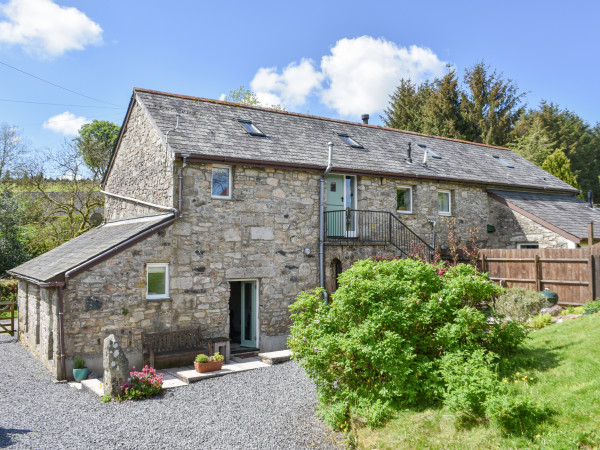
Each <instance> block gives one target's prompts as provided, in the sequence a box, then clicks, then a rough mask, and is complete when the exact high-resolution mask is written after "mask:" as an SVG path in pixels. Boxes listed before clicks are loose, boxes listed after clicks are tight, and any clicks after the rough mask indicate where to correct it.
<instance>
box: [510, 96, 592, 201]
mask: <svg viewBox="0 0 600 450" xmlns="http://www.w3.org/2000/svg"><path fill="white" fill-rule="evenodd" d="M508 146H509V147H510V148H512V149H514V150H515V151H516V152H517V153H519V154H520V155H521V156H523V157H525V158H527V159H528V160H530V161H532V162H533V163H535V164H537V165H538V166H542V164H543V163H544V161H545V160H546V158H548V157H549V156H550V155H551V154H553V153H554V152H555V151H556V150H561V151H562V152H563V153H564V154H565V155H566V157H567V158H568V159H569V160H570V161H571V168H572V171H573V174H574V175H575V177H576V179H577V181H578V183H579V185H580V186H581V189H582V190H583V191H586V192H587V191H588V190H591V191H593V193H594V197H595V198H600V184H599V182H598V173H599V172H600V124H597V125H596V126H595V127H594V128H592V127H590V126H589V125H588V124H587V122H585V121H584V120H583V119H582V118H581V117H579V116H578V115H577V114H575V113H572V112H571V111H569V110H567V109H562V110H561V109H560V108H559V107H558V106H557V105H555V104H554V103H548V102H546V101H542V102H541V103H540V105H539V106H538V108H536V109H532V110H530V111H528V112H527V113H526V114H524V115H523V116H522V117H521V118H520V120H519V121H518V122H517V124H516V126H515V128H514V130H513V132H512V134H511V142H509V144H508Z"/></svg>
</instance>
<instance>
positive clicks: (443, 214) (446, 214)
mask: <svg viewBox="0 0 600 450" xmlns="http://www.w3.org/2000/svg"><path fill="white" fill-rule="evenodd" d="M439 214H440V216H445V217H452V213H443V212H441V213H439Z"/></svg>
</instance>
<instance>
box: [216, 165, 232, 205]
mask: <svg viewBox="0 0 600 450" xmlns="http://www.w3.org/2000/svg"><path fill="white" fill-rule="evenodd" d="M211 196H212V198H222V199H230V198H231V166H218V165H213V168H212V181H211Z"/></svg>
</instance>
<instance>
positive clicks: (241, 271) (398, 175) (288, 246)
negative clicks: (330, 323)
mask: <svg viewBox="0 0 600 450" xmlns="http://www.w3.org/2000/svg"><path fill="white" fill-rule="evenodd" d="M367 120H368V119H367V118H366V117H365V118H363V121H364V122H367ZM103 193H104V194H105V199H106V204H105V219H106V221H105V223H104V224H103V225H102V226H100V227H97V228H95V229H92V230H91V231H89V232H87V233H85V234H84V235H82V236H79V237H77V238H75V239H73V240H72V241H70V242H67V243H65V244H63V245H62V246H60V247H58V248H56V249H54V250H51V251H49V252H48V253H46V254H44V255H41V256H39V257H37V258H35V259H33V260H31V261H29V262H27V263H25V264H23V265H21V266H19V267H17V268H15V269H13V270H12V271H11V274H12V275H13V276H15V277H17V278H18V279H19V294H18V301H19V338H20V340H21V341H22V342H23V343H24V344H25V345H26V346H27V347H28V348H29V349H30V351H31V352H33V353H34V354H35V355H36V356H37V357H38V358H39V359H40V360H41V361H43V362H44V363H45V365H46V367H47V368H48V370H50V371H51V372H52V373H53V374H54V375H55V376H56V377H57V378H58V379H64V378H67V377H69V374H70V372H71V370H70V369H71V368H72V365H73V361H74V360H75V359H76V358H84V359H85V360H86V362H87V365H88V367H90V368H91V369H92V370H94V371H96V372H98V373H100V372H101V370H102V369H101V364H102V342H103V339H104V338H105V337H106V336H108V335H109V334H111V333H114V334H115V336H117V337H118V339H119V341H120V343H121V346H122V347H123V348H124V350H125V352H126V353H127V355H128V357H129V360H130V362H131V363H132V364H134V365H136V366H139V365H140V363H141V360H142V346H141V337H140V336H141V333H142V332H143V331H146V332H150V331H165V330H178V329H186V328H192V327H198V326H199V327H200V328H201V330H202V333H203V335H204V336H206V337H215V336H226V337H229V338H230V339H231V345H232V349H233V350H232V351H236V349H241V350H247V349H260V350H262V351H269V350H276V349H281V348H284V347H285V343H286V338H287V334H288V329H289V325H290V321H289V312H288V306H289V305H290V303H292V302H293V301H294V299H295V297H296V296H297V295H298V293H300V292H301V291H302V290H308V289H312V288H314V287H315V286H318V285H324V286H325V287H326V288H327V290H328V291H329V292H331V291H333V290H334V289H335V282H336V281H335V280H336V276H337V274H338V273H339V272H340V271H342V270H345V269H346V268H347V267H348V266H349V265H350V264H351V263H352V262H353V261H355V260H357V259H359V258H364V257H369V256H373V255H376V254H385V253H396V254H399V255H406V254H408V253H410V252H411V251H414V250H415V249H419V251H422V252H423V251H424V252H425V253H426V254H427V252H429V251H430V249H431V246H433V245H434V244H435V245H441V246H444V245H447V243H446V242H445V238H444V236H445V235H446V232H447V225H446V223H445V221H444V219H445V218H448V217H450V218H453V219H456V222H457V227H458V230H459V232H460V233H462V234H463V235H466V232H467V231H466V230H467V229H468V228H477V229H479V239H480V245H482V246H490V247H499V248H515V247H517V246H529V247H532V246H540V247H574V246H575V245H577V244H579V243H580V241H581V240H582V239H583V238H585V237H586V231H585V230H586V227H587V223H588V222H589V221H592V220H597V219H598V217H599V215H598V211H596V209H594V208H590V207H588V205H587V204H586V203H585V202H583V201H581V200H579V199H577V198H576V197H575V195H576V194H577V193H578V192H577V190H576V189H574V188H572V187H571V186H569V185H567V184H565V183H564V182H562V181H561V180H559V179H557V178H555V177H553V176H552V175H550V174H548V173H547V172H545V171H544V170H542V169H540V168H539V167H537V166H535V165H533V164H532V163H530V162H529V161H527V160H525V159H523V158H521V157H520V156H518V155H516V154H515V153H513V152H511V151H510V150H508V149H505V148H498V147H491V146H486V145H480V144H474V143H469V142H463V141H458V140H454V139H446V138H439V137H434V136H423V135H420V134H417V133H410V132H404V131H400V130H394V129H388V128H383V127H378V126H372V125H368V124H367V123H353V122H347V121H341V120H334V119H327V118H321V117H314V116H309V115H303V114H296V113H290V112H285V111H277V110H271V109H266V108H259V107H252V106H245V105H237V104H231V103H227V102H222V101H216V100H207V99H202V98H195V97H186V96H181V95H173V94H168V93H162V92H155V91H149V90H145V89H134V92H133V96H132V98H131V102H130V105H129V109H128V111H127V115H126V117H125V121H124V123H123V127H122V129H121V133H120V136H119V139H118V143H117V145H116V148H115V151H114V153H113V155H112V159H111V161H110V165H109V169H108V171H107V175H106V177H105V179H104V182H103ZM565 208H568V210H569V219H568V220H565V219H564V217H563V216H564V215H563V214H561V211H563V210H564V209H565ZM599 228H600V227H599ZM598 231H600V229H599V230H598ZM595 237H596V238H600V234H598V235H596V236H595Z"/></svg>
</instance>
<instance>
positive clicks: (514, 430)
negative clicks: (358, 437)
mask: <svg viewBox="0 0 600 450" xmlns="http://www.w3.org/2000/svg"><path fill="white" fill-rule="evenodd" d="M485 414H486V416H487V417H488V418H489V420H490V422H492V423H493V424H495V425H496V426H498V427H499V428H500V429H501V430H502V431H503V432H504V433H508V434H517V435H528V436H529V437H530V438H533V435H534V434H535V429H536V427H537V426H538V425H539V424H540V423H541V422H542V421H543V420H545V419H547V418H548V417H550V415H551V414H552V411H551V409H550V408H548V407H546V406H543V405H541V404H540V403H539V402H536V401H534V400H533V399H532V398H531V397H530V396H528V395H525V394H521V393H518V394H516V395H510V394H509V393H507V392H503V393H498V394H494V395H491V396H489V397H488V399H487V400H486V403H485Z"/></svg>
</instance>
